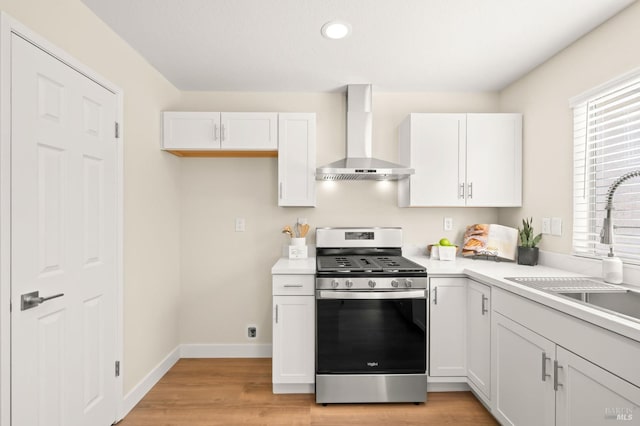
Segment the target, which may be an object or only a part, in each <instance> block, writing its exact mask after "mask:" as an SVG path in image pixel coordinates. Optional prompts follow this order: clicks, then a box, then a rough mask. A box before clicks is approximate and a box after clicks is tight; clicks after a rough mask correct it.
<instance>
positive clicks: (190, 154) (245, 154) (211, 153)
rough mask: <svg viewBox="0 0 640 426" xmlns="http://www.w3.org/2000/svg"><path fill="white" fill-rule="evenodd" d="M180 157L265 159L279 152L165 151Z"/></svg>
mask: <svg viewBox="0 0 640 426" xmlns="http://www.w3.org/2000/svg"><path fill="white" fill-rule="evenodd" d="M165 151H166V152H169V153H171V154H173V155H176V156H178V157H191V158H197V157H200V158H204V157H223V158H228V157H240V158H265V157H277V156H278V151H226V150H225V151H223V150H220V151H185V150H174V149H165Z"/></svg>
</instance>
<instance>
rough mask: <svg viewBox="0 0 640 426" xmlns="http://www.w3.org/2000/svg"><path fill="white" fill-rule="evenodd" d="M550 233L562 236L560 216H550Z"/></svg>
mask: <svg viewBox="0 0 640 426" xmlns="http://www.w3.org/2000/svg"><path fill="white" fill-rule="evenodd" d="M551 235H556V236H558V237H560V236H562V218H559V217H552V218H551Z"/></svg>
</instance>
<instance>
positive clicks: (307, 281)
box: [273, 275, 315, 296]
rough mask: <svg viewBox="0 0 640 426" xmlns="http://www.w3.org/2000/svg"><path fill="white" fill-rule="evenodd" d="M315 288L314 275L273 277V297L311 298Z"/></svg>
mask: <svg viewBox="0 0 640 426" xmlns="http://www.w3.org/2000/svg"><path fill="white" fill-rule="evenodd" d="M314 287H315V277H314V275H274V276H273V295H274V296H284V295H288V294H291V295H307V296H313V290H314Z"/></svg>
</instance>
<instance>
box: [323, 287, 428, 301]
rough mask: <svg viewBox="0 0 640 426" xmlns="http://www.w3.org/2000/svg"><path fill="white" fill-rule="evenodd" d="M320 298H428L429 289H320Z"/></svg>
mask: <svg viewBox="0 0 640 426" xmlns="http://www.w3.org/2000/svg"><path fill="white" fill-rule="evenodd" d="M316 298H318V299H365V300H366V299H374V300H380V299H426V298H427V290H424V289H422V290H402V291H353V290H351V291H331V290H318V291H317V292H316Z"/></svg>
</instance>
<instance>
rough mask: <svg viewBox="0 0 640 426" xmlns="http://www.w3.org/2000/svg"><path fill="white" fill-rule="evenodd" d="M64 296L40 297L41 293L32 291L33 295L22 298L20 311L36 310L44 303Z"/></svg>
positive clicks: (26, 294) (27, 294)
mask: <svg viewBox="0 0 640 426" xmlns="http://www.w3.org/2000/svg"><path fill="white" fill-rule="evenodd" d="M62 296H64V293H59V294H54V295H53V296H48V297H40V292H39V291H32V292H31V293H25V294H23V295H22V296H20V310H21V311H26V310H27V309H31V308H35V307H36V306H38V305H39V304H41V303H42V302H46V301H47V300H51V299H55V298H57V297H62Z"/></svg>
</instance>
